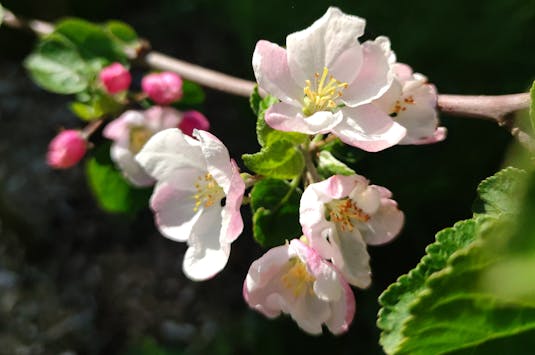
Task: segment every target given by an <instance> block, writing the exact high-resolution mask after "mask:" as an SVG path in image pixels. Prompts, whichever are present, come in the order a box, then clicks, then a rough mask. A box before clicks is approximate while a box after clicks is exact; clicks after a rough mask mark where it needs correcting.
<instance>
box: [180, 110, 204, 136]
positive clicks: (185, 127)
mask: <svg viewBox="0 0 535 355" xmlns="http://www.w3.org/2000/svg"><path fill="white" fill-rule="evenodd" d="M178 128H180V130H181V131H182V132H183V133H184V134H187V135H188V136H191V135H192V134H193V130H194V129H195V128H196V129H200V130H202V131H208V130H209V129H210V122H208V119H207V118H206V116H204V115H203V114H202V113H200V112H199V111H195V110H192V111H186V112H184V113H183V116H182V121H180V124H179V125H178Z"/></svg>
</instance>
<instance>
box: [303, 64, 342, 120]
mask: <svg viewBox="0 0 535 355" xmlns="http://www.w3.org/2000/svg"><path fill="white" fill-rule="evenodd" d="M327 76H329V80H328V81H327ZM318 80H319V82H318ZM305 84H306V86H305V88H304V89H303V92H304V94H305V97H304V99H303V102H304V105H303V113H304V114H305V115H307V116H310V115H312V114H314V113H316V112H318V111H326V110H327V111H332V110H334V109H336V108H337V107H338V104H337V103H336V101H335V100H337V99H338V98H340V97H341V96H342V91H343V90H344V89H345V88H347V86H348V85H347V83H343V82H340V81H338V80H336V79H335V78H334V77H333V76H332V75H329V69H327V68H326V67H325V68H323V72H322V74H321V77H320V74H319V73H315V74H314V85H312V82H311V81H310V80H305Z"/></svg>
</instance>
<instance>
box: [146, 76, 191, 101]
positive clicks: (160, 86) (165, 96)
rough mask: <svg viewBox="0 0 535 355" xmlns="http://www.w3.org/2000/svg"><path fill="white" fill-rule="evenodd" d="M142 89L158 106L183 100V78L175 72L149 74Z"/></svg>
mask: <svg viewBox="0 0 535 355" xmlns="http://www.w3.org/2000/svg"><path fill="white" fill-rule="evenodd" d="M141 88H142V89H143V92H145V93H146V94H147V95H148V96H149V97H150V98H151V99H152V100H153V101H154V102H155V103H157V104H158V105H169V104H170V103H172V102H174V101H177V100H180V99H181V98H182V78H181V77H180V76H179V75H178V74H175V73H173V72H162V73H152V74H148V75H146V76H145V77H144V78H143V79H142V80H141Z"/></svg>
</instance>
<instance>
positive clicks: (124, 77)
mask: <svg viewBox="0 0 535 355" xmlns="http://www.w3.org/2000/svg"><path fill="white" fill-rule="evenodd" d="M99 78H100V81H101V82H102V85H104V88H105V89H106V91H107V92H108V93H110V94H117V93H119V92H121V91H125V90H128V87H129V86H130V83H131V82H132V76H131V75H130V72H129V71H128V69H126V68H125V67H124V66H123V65H122V64H121V63H113V64H110V65H108V66H107V67H105V68H103V69H102V70H101V71H100V73H99Z"/></svg>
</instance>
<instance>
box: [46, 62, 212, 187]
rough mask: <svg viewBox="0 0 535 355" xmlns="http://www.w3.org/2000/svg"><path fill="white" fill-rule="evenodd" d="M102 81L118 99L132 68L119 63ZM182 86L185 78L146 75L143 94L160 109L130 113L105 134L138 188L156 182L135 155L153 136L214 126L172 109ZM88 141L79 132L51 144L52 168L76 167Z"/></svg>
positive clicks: (100, 77) (68, 132) (190, 113)
mask: <svg viewBox="0 0 535 355" xmlns="http://www.w3.org/2000/svg"><path fill="white" fill-rule="evenodd" d="M98 80H99V84H100V86H101V88H102V89H103V91H104V92H106V93H107V94H109V95H112V96H114V95H118V94H123V93H125V92H127V91H128V90H129V88H130V85H131V83H132V75H131V74H130V71H129V70H128V68H126V67H125V66H124V65H123V64H121V63H117V62H116V63H112V64H110V65H108V66H106V67H104V68H103V69H102V70H101V71H100V73H99V75H98ZM182 85H183V81H182V78H181V77H180V76H179V75H178V74H175V73H172V72H161V73H150V74H147V75H145V76H144V77H143V79H142V81H141V87H142V90H143V94H144V96H145V97H148V98H150V99H151V100H152V101H153V102H154V103H155V104H156V106H152V107H151V108H149V109H147V110H138V111H136V110H128V111H126V112H124V113H123V114H122V115H120V116H119V117H118V118H116V119H115V120H113V121H112V122H110V123H109V124H108V125H107V126H106V127H105V129H104V131H103V135H104V137H106V138H108V139H110V140H112V141H113V144H112V147H111V151H110V154H111V158H112V159H113V160H114V161H115V163H116V164H117V166H118V167H119V169H120V170H121V172H122V173H123V175H124V176H125V177H126V178H127V179H128V181H129V182H130V183H132V184H133V185H135V186H139V187H142V186H150V185H152V184H153V183H154V179H152V178H151V177H150V176H149V175H148V174H147V173H146V172H145V171H144V170H143V168H142V167H141V166H139V164H138V163H137V162H136V161H135V160H134V155H135V154H136V153H137V152H139V150H141V148H142V147H143V145H144V144H145V143H146V142H147V140H148V139H149V138H150V137H151V136H152V135H154V134H155V133H157V132H159V131H161V130H163V129H166V128H179V129H180V130H182V131H183V132H184V133H185V134H187V135H190V136H191V135H192V134H193V130H194V129H201V130H208V129H209V128H210V123H209V122H208V120H207V119H206V117H205V116H204V115H203V114H202V113H200V112H199V111H195V110H191V111H185V112H181V111H178V110H176V109H174V108H172V107H171V106H169V105H171V104H172V103H174V102H176V101H179V100H180V99H181V98H182V94H183V92H182ZM87 138H88V137H87V135H84V134H82V133H81V132H80V131H77V130H65V131H62V132H60V133H59V134H58V135H57V136H56V137H55V138H54V139H53V140H52V141H51V142H50V145H49V148H48V154H47V163H48V165H49V166H51V167H53V168H56V169H65V168H70V167H72V166H74V165H76V164H77V163H78V162H79V161H80V160H81V159H82V158H83V157H84V155H85V153H86V151H87V147H88V142H87Z"/></svg>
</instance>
